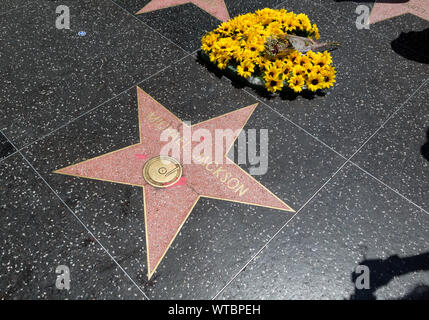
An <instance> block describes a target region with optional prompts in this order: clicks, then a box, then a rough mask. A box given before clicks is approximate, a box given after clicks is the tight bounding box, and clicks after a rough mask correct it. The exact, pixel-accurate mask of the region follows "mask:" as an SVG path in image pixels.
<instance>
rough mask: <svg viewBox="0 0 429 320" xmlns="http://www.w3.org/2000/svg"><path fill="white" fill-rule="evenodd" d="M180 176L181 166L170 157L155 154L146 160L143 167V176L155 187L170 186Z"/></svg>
mask: <svg viewBox="0 0 429 320" xmlns="http://www.w3.org/2000/svg"><path fill="white" fill-rule="evenodd" d="M181 177H182V166H181V165H180V163H179V161H177V160H176V159H174V158H172V157H168V156H157V157H155V158H152V159H150V160H149V161H148V162H146V164H145V165H144V167H143V178H144V179H145V180H146V182H147V183H149V184H150V185H151V186H154V187H157V188H167V187H170V186H172V185H173V184H175V183H176V182H177V181H179V179H180V178H181Z"/></svg>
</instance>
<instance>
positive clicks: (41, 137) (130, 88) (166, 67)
mask: <svg viewBox="0 0 429 320" xmlns="http://www.w3.org/2000/svg"><path fill="white" fill-rule="evenodd" d="M197 51H198V50H196V51H194V52H192V53H189V54H186V55H185V56H183V57H182V58H180V59H179V60H175V61H174V62H172V63H171V64H169V65H168V66H165V67H164V68H162V69H160V70H158V71H157V72H155V73H153V74H151V75H150V76H148V77H146V78H145V79H143V80H140V81H138V82H137V83H135V84H134V85H132V86H131V87H129V88H127V89H125V90H123V91H121V92H119V93H117V94H115V95H113V96H112V97H110V98H109V99H107V100H105V101H103V102H102V103H100V104H99V105H97V106H95V107H93V108H91V109H89V110H86V111H84V112H83V113H81V114H80V115H78V116H77V117H75V118H73V119H71V120H70V121H68V122H66V123H64V124H62V125H61V126H59V127H57V128H55V129H53V130H51V131H50V132H48V133H45V134H44V135H42V136H40V137H38V138H36V139H35V140H33V141H31V142H29V143H27V144H26V145H24V146H22V147H21V148H19V149H17V148H16V147H15V149H16V151H14V152H13V153H11V154H10V155H8V156H7V157H5V158H3V159H0V164H1V163H2V162H3V161H4V160H5V159H7V158H8V157H10V156H12V155H13V154H15V153H17V152H19V151H22V150H24V149H26V148H28V147H29V146H31V145H33V144H34V143H36V142H38V141H40V140H43V139H44V138H46V137H48V136H50V135H51V134H53V133H55V132H57V131H59V130H61V129H63V128H64V127H67V126H68V125H70V124H71V123H73V122H75V121H76V120H78V119H80V118H82V117H84V116H86V115H87V114H89V113H91V112H93V111H95V110H96V109H98V108H100V107H102V106H103V105H105V104H106V103H109V102H110V101H112V100H114V99H115V98H117V97H118V96H120V95H121V94H123V93H124V92H127V91H129V90H132V89H133V88H135V87H136V86H138V85H139V84H141V83H143V82H145V81H147V80H149V79H151V78H152V77H154V76H156V75H158V74H159V73H161V72H163V71H165V70H167V69H169V68H171V67H172V66H173V65H174V64H176V63H178V62H180V61H182V60H183V59H185V58H187V57H189V56H191V55H193V54H194V53H195V52H197ZM6 130H7V129H6ZM2 132H3V134H4V130H2Z"/></svg>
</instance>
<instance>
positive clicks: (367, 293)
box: [350, 252, 429, 300]
mask: <svg viewBox="0 0 429 320" xmlns="http://www.w3.org/2000/svg"><path fill="white" fill-rule="evenodd" d="M359 265H363V266H367V267H368V268H369V272H370V277H369V279H370V280H369V283H370V288H369V289H357V288H355V292H354V293H353V294H352V295H351V296H350V300H377V296H376V295H375V292H376V291H377V289H379V288H381V287H383V286H385V285H387V284H388V283H389V282H390V281H391V280H392V279H394V278H395V277H399V276H402V275H405V274H407V273H411V272H418V271H427V270H429V252H426V253H422V254H419V255H416V256H410V257H405V258H400V257H399V256H397V255H393V256H390V257H388V258H387V259H365V260H363V261H362V262H360V263H359ZM359 276H360V274H358V273H356V272H353V273H352V275H351V281H352V282H353V284H355V283H356V280H357V277H359ZM410 299H411V300H426V299H429V286H426V285H418V286H416V287H415V288H414V289H413V290H412V291H411V292H410V293H408V294H407V295H406V296H404V297H402V298H401V300H410Z"/></svg>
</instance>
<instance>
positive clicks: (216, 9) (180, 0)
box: [136, 0, 230, 21]
mask: <svg viewBox="0 0 429 320" xmlns="http://www.w3.org/2000/svg"><path fill="white" fill-rule="evenodd" d="M186 3H192V4H194V5H196V6H198V7H200V8H201V9H202V10H204V11H206V12H208V13H209V14H211V15H212V16H214V17H215V18H217V19H219V20H221V21H228V20H229V19H230V16H229V12H228V9H227V7H226V4H225V1H224V0H152V1H150V2H149V3H148V4H147V5H146V6H144V7H143V9H141V10H140V11H138V12H137V13H136V14H142V13H147V12H152V11H157V10H161V9H165V8H169V7H175V6H179V5H182V4H186Z"/></svg>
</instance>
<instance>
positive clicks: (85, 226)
mask: <svg viewBox="0 0 429 320" xmlns="http://www.w3.org/2000/svg"><path fill="white" fill-rule="evenodd" d="M0 132H1V131H0ZM1 133H2V134H3V135H4V136H5V138H6V139H7V140H8V141H9V143H10V144H11V145H12V146H13V147H14V148H16V147H15V146H14V144H13V142H12V141H10V140H9V138H8V137H7V135H5V134H4V132H1ZM18 152H19V154H20V155H21V157H22V159H24V160H25V162H27V163H28V165H29V166H30V168H31V169H32V170H33V171H34V172H35V173H36V174H37V175H38V176H39V178H40V179H42V181H43V182H44V183H45V184H46V186H47V187H48V188H49V189H50V190H51V192H52V193H53V194H54V195H55V196H56V197H57V198H58V199H59V200H60V202H61V203H62V204H63V205H64V206H65V207H66V208H67V210H68V211H69V212H70V213H71V214H72V215H73V216H74V217H75V219H76V220H77V221H78V222H79V223H80V224H81V225H82V226H83V227H84V229H85V230H86V231H87V232H88V234H89V235H90V236H91V237H92V238H93V239H94V240H95V241H96V242H97V243H98V244H99V245H100V246H101V248H102V249H103V250H104V252H105V253H106V254H107V255H108V256H109V257H110V259H111V260H112V261H113V262H114V263H115V264H116V265H117V266H118V267H119V269H121V271H122V272H123V273H124V274H125V276H126V277H127V278H128V279H129V280H130V281H131V282H132V283H133V284H134V286H136V287H137V289H138V290H139V291H140V292H141V293H142V294H143V296H144V297H145V298H146V299H147V300H150V299H149V297H148V296H147V295H146V294H145V293H144V291H143V290H142V289H141V288H140V286H139V285H138V284H137V283H136V282H135V281H134V280H133V279H132V278H131V276H130V275H129V274H128V272H126V271H125V269H124V268H122V266H121V265H120V264H119V262H118V261H117V260H116V259H115V258H114V257H113V256H112V255H111V254H110V252H109V251H108V250H107V249H106V247H104V246H103V244H102V243H101V242H100V240H98V238H97V237H96V236H95V235H94V233H93V232H92V231H91V230H90V229H89V227H87V225H86V224H85V223H84V222H83V221H82V220H81V219H80V218H79V217H78V216H77V214H76V213H75V212H74V211H73V210H72V209H71V208H70V207H69V206H68V205H67V204H66V203H65V201H64V200H63V199H62V198H61V197H60V195H59V194H58V193H57V192H56V191H55V190H54V189H53V188H52V187H51V185H50V184H49V183H48V182H47V181H46V180H45V178H43V176H42V175H41V174H40V173H39V171H37V170H36V168H35V167H34V166H33V165H32V164H31V162H30V161H29V160H28V159H27V158H26V157H25V156H24V155H23V154H22V152H21V151H18Z"/></svg>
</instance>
